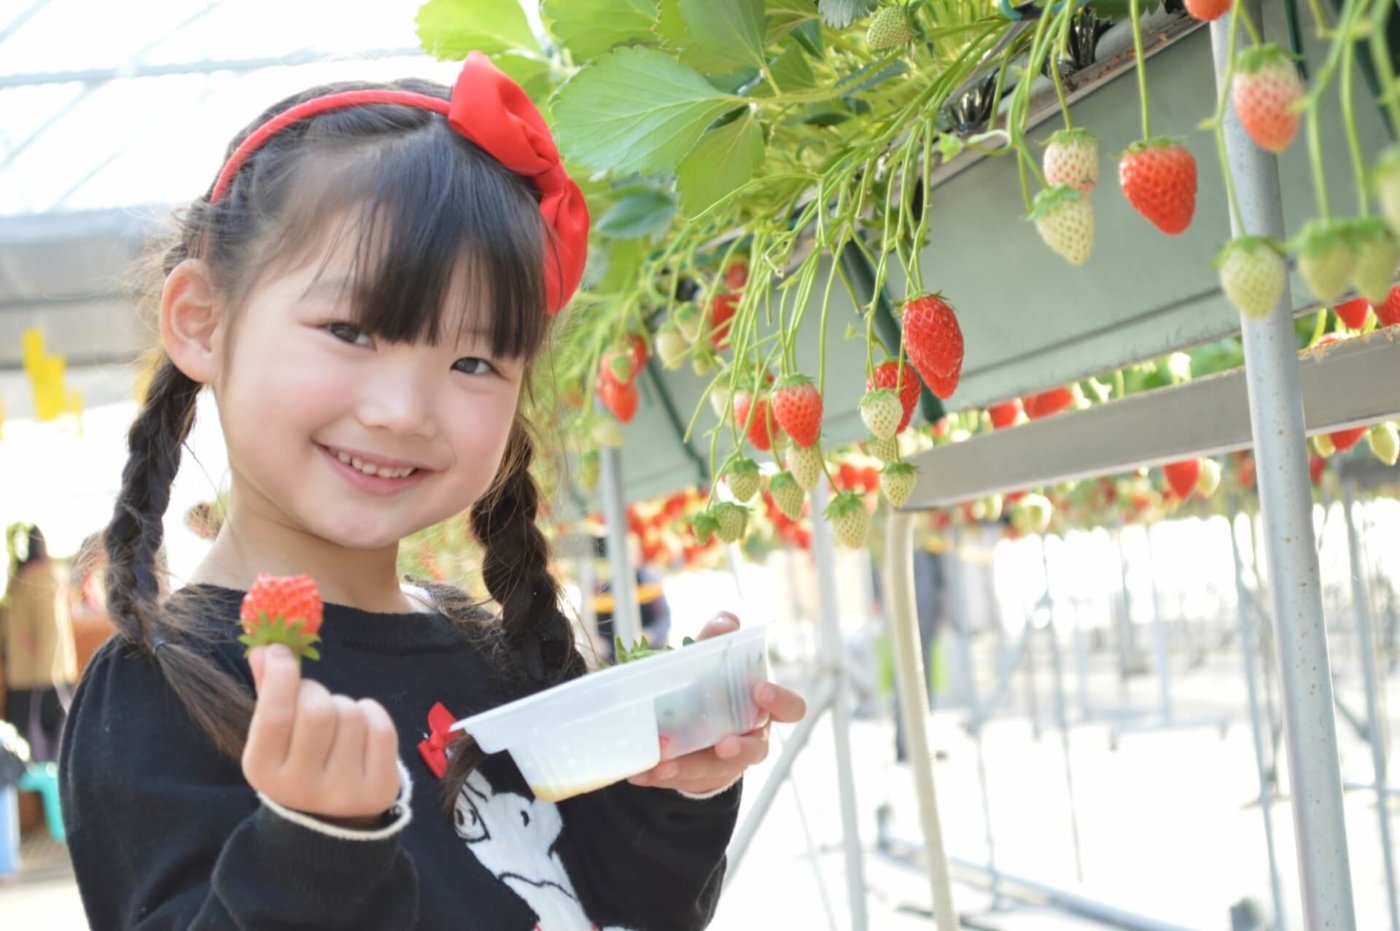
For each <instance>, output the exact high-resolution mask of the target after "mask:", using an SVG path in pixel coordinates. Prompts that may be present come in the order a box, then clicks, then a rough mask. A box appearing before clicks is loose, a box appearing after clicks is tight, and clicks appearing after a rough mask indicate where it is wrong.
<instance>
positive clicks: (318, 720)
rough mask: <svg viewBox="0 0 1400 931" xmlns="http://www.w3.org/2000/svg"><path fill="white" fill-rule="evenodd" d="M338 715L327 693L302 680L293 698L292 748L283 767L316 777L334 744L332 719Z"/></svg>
mask: <svg viewBox="0 0 1400 931" xmlns="http://www.w3.org/2000/svg"><path fill="white" fill-rule="evenodd" d="M338 717H339V712H338V711H337V710H336V707H335V702H334V701H333V700H332V698H331V694H330V692H327V691H326V688H325V686H323V685H321V683H319V682H312V681H310V680H309V679H304V680H302V683H301V693H300V695H298V696H297V716H296V723H295V724H294V725H293V726H292V745H291V748H290V749H289V750H288V753H287V766H288V768H290V769H292V770H295V771H297V772H299V773H303V774H308V775H310V774H319V773H320V772H321V771H322V770H323V769H324V768H325V766H326V757H328V756H330V752H331V746H332V745H334V743H335V731H336V723H337V721H336V719H337V718H338Z"/></svg>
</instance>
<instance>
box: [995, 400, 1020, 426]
mask: <svg viewBox="0 0 1400 931" xmlns="http://www.w3.org/2000/svg"><path fill="white" fill-rule="evenodd" d="M1022 410H1023V408H1022V405H1021V399H1020V398H1012V399H1011V400H1010V401H1002V402H1001V403H1000V404H993V405H992V406H991V407H989V408H987V416H989V417H991V418H992V429H993V430H1004V429H1005V428H1007V427H1011V426H1015V424H1016V421H1017V420H1019V419H1020V417H1021V412H1022Z"/></svg>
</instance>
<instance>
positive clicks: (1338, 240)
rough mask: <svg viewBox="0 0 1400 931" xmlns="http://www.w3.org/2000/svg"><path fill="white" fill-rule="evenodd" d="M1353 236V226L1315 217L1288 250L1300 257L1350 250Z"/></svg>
mask: <svg viewBox="0 0 1400 931" xmlns="http://www.w3.org/2000/svg"><path fill="white" fill-rule="evenodd" d="M1353 235H1354V231H1353V227H1352V225H1351V224H1349V223H1347V222H1346V221H1344V220H1321V219H1318V218H1316V217H1314V218H1313V219H1311V220H1309V221H1307V222H1306V223H1304V224H1303V228H1302V229H1300V230H1299V231H1298V235H1297V236H1295V237H1293V239H1292V241H1291V242H1289V244H1288V248H1289V250H1290V251H1292V252H1294V253H1296V254H1298V255H1323V254H1326V253H1328V252H1331V251H1332V250H1334V249H1350V248H1351V245H1352V237H1353Z"/></svg>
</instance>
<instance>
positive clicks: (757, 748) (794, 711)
mask: <svg viewBox="0 0 1400 931" xmlns="http://www.w3.org/2000/svg"><path fill="white" fill-rule="evenodd" d="M738 629H739V619H738V618H737V617H735V616H734V615H732V614H729V613H728V612H723V613H721V614H720V615H718V616H717V617H716V618H715V619H714V620H712V621H710V623H708V624H706V625H705V629H704V630H702V631H701V632H700V636H699V637H698V638H696V639H698V640H707V639H709V638H710V637H718V636H720V635H721V634H728V633H733V632H734V631H736V630H738ZM753 697H754V701H755V702H756V703H757V704H758V707H759V709H760V711H762V713H763V718H762V723H761V724H759V726H758V727H756V728H754V729H753V730H751V731H749V732H748V733H747V734H740V735H731V736H729V737H726V738H724V739H723V740H721V741H720V742H719V743H717V744H715V745H714V746H713V747H710V748H709V749H707V750H697V751H696V752H695V753H688V754H686V755H685V756H678V757H676V758H675V759H673V760H668V759H666V738H664V737H663V738H662V739H661V757H662V762H660V763H658V764H657V765H656V766H654V767H652V768H651V769H649V770H647V771H646V772H644V773H639V774H637V775H636V776H633V777H632V778H631V779H630V780H628V781H629V782H631V783H632V784H633V785H638V786H653V787H656V788H659V789H676V790H678V791H681V792H686V793H688V794H690V795H709V794H711V793H713V792H715V791H716V790H718V789H723V788H725V787H726V786H729V785H730V784H732V783H733V782H734V781H735V780H736V779H738V778H739V777H740V776H742V775H743V774H744V770H746V769H748V768H749V767H750V766H753V765H754V764H756V763H761V762H763V760H764V759H766V758H767V756H768V727H769V725H770V724H771V723H772V722H773V721H781V722H783V723H784V724H792V723H795V722H797V721H801V720H802V717H803V715H805V714H806V713H807V702H806V701H804V700H803V698H802V696H801V695H798V694H797V693H796V692H794V691H792V690H790V689H785V688H783V687H782V686H780V685H774V684H773V683H771V682H764V683H761V684H759V685H757V686H755V687H754V692H753Z"/></svg>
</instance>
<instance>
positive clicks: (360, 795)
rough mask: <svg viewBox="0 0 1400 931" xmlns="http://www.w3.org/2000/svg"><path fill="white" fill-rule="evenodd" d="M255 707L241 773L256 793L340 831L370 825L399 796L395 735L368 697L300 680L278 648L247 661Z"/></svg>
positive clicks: (284, 651)
mask: <svg viewBox="0 0 1400 931" xmlns="http://www.w3.org/2000/svg"><path fill="white" fill-rule="evenodd" d="M248 663H249V665H250V666H252V669H253V683H254V685H255V686H256V688H257V693H258V697H257V704H256V705H255V706H254V707H253V721H252V724H251V725H250V726H249V728H248V743H247V745H246V746H245V747H244V748H243V776H244V778H245V779H247V780H248V784H249V785H250V786H252V787H253V788H254V789H256V790H258V791H259V792H261V793H262V794H263V795H265V796H267V797H268V798H270V799H272V800H273V801H274V802H277V803H278V804H279V805H283V806H285V807H287V808H290V809H293V810H295V811H300V812H305V813H306V814H309V815H315V816H316V817H318V818H321V819H323V820H326V821H329V822H331V823H333V824H339V825H342V826H344V827H355V828H371V827H376V826H378V823H379V821H380V820H381V819H382V817H383V816H384V814H385V812H387V811H388V810H389V808H390V806H392V805H393V804H394V800H395V799H396V798H397V797H398V794H399V768H398V745H399V744H398V732H397V730H396V729H395V728H394V722H393V721H392V720H391V719H390V718H389V713H388V712H387V711H385V710H384V708H383V706H382V705H380V704H379V703H378V702H376V701H373V700H372V699H367V698H363V699H360V700H359V701H355V700H353V699H350V698H346V697H345V696H344V695H332V694H331V693H330V692H328V691H327V690H326V688H325V686H323V685H321V684H320V683H319V682H312V681H311V680H309V679H303V678H302V677H301V666H300V664H299V663H298V662H297V661H296V658H295V657H293V656H292V653H291V651H290V650H288V649H287V648H286V647H284V646H281V645H280V644H275V645H273V646H271V647H259V648H257V649H256V650H254V651H253V653H252V655H251V656H250V657H249V658H248Z"/></svg>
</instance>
